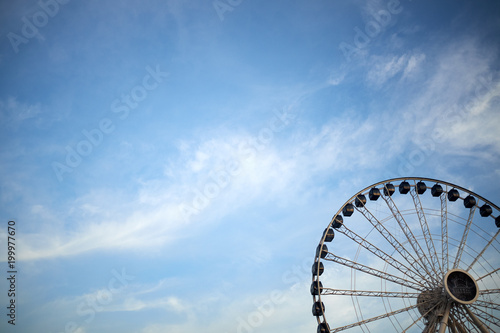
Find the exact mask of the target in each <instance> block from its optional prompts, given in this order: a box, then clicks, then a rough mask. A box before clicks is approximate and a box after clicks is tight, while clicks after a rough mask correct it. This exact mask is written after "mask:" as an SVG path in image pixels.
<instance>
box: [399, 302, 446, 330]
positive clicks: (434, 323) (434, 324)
mask: <svg viewBox="0 0 500 333" xmlns="http://www.w3.org/2000/svg"><path fill="white" fill-rule="evenodd" d="M439 305H441V304H440V303H436V304H435V305H434V306H432V307H431V308H430V309H429V310H427V311H426V312H425V313H424V314H422V315H421V316H420V317H418V319H417V320H414V321H413V323H411V325H410V326H408V327H407V328H406V329H405V330H404V331H402V332H401V333H405V332H408V330H409V329H410V328H412V327H413V325H415V324H416V323H418V322H419V321H422V320H423V319H424V318H425V317H426V316H427V315H429V314H430V313H431V312H433V311H435V309H436V308H437V307H438V306H439ZM431 322H432V323H431ZM429 324H430V325H428V326H429V328H430V327H431V326H432V327H436V326H437V316H433V320H431V321H430V322H429ZM432 331H433V332H435V331H436V330H435V328H434V329H433V330H432ZM429 332H430V330H429Z"/></svg>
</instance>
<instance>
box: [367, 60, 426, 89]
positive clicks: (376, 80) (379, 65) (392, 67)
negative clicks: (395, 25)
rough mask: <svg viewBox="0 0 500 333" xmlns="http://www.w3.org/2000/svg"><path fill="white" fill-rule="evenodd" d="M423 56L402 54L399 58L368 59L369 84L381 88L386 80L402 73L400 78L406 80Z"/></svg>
mask: <svg viewBox="0 0 500 333" xmlns="http://www.w3.org/2000/svg"><path fill="white" fill-rule="evenodd" d="M424 59H425V55H424V54H420V53H419V54H403V55H401V56H397V55H389V56H372V57H371V59H370V62H369V64H370V67H371V69H370V70H369V71H368V73H367V80H368V82H369V83H370V84H373V85H375V86H377V87H381V86H382V85H384V84H385V83H386V82H387V81H388V80H390V79H392V78H394V77H396V76H397V75H398V74H400V73H402V78H408V77H410V76H411V74H412V73H414V72H415V71H416V70H417V69H418V67H419V65H420V64H421V63H422V61H423V60H424Z"/></svg>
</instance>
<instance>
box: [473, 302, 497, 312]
mask: <svg viewBox="0 0 500 333" xmlns="http://www.w3.org/2000/svg"><path fill="white" fill-rule="evenodd" d="M473 306H474V308H475V307H477V306H480V307H483V308H488V309H491V310H496V311H500V304H498V303H493V302H488V301H482V300H477V301H475V302H474V305H473Z"/></svg>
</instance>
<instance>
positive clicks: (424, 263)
mask: <svg viewBox="0 0 500 333" xmlns="http://www.w3.org/2000/svg"><path fill="white" fill-rule="evenodd" d="M382 198H383V199H384V201H385V202H386V204H387V207H388V208H389V210H390V211H391V213H392V215H393V216H394V218H395V219H396V221H397V222H398V224H399V226H400V228H401V230H402V231H403V233H404V234H405V236H406V239H407V240H408V242H409V243H410V245H411V247H412V248H413V251H415V253H416V255H417V256H418V258H417V259H415V258H414V257H413V256H412V255H411V254H409V253H408V252H407V251H406V249H405V248H404V246H402V245H401V243H400V242H398V241H397V240H396V242H397V244H398V247H397V248H396V249H400V248H402V249H401V252H400V254H401V255H403V257H404V258H405V259H406V260H408V259H409V258H408V256H409V257H411V258H412V260H417V261H418V263H420V265H419V267H420V269H423V271H424V272H425V273H426V275H427V276H428V277H429V278H431V279H433V282H435V283H436V282H438V280H437V279H436V275H437V274H435V273H434V274H433V273H432V272H431V271H430V270H429V269H428V268H429V267H432V265H431V264H430V262H429V259H428V258H427V256H426V255H425V253H424V251H423V250H422V248H421V246H420V244H419V243H418V241H417V239H416V238H415V236H414V235H413V233H412V231H411V229H410V228H409V227H408V224H407V223H406V221H405V219H404V217H403V215H402V214H401V212H400V211H399V209H398V208H397V206H396V204H395V203H394V201H393V200H392V198H391V196H387V195H383V196H382ZM391 236H392V235H391ZM391 244H392V243H391ZM393 246H394V245H393ZM398 252H399V251H398ZM403 253H405V254H406V253H408V256H405V255H404V254H403ZM410 265H411V266H412V267H413V268H415V269H416V270H417V271H418V270H419V268H416V267H415V266H416V263H415V261H414V262H413V263H412V262H410Z"/></svg>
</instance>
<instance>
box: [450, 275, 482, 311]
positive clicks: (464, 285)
mask: <svg viewBox="0 0 500 333" xmlns="http://www.w3.org/2000/svg"><path fill="white" fill-rule="evenodd" d="M443 284H444V289H445V291H446V294H447V295H448V296H449V297H450V298H451V299H452V300H454V301H455V302H458V303H460V304H472V303H474V302H475V301H476V300H477V298H478V296H479V288H478V286H477V282H476V280H474V278H473V277H472V276H471V275H470V274H469V273H468V272H466V271H464V270H462V269H452V270H449V271H448V273H446V275H445V276H444V281H443Z"/></svg>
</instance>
